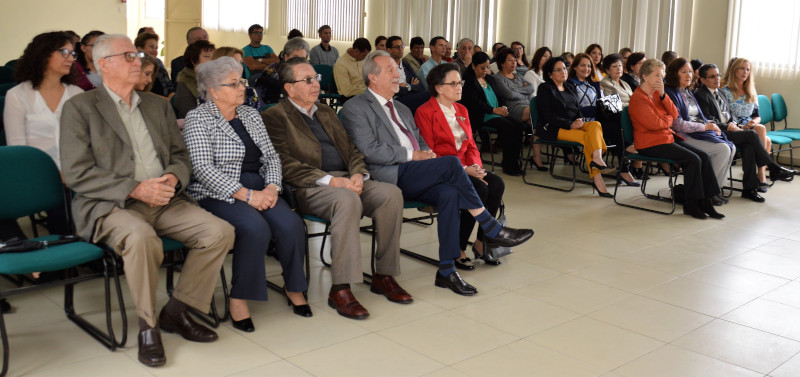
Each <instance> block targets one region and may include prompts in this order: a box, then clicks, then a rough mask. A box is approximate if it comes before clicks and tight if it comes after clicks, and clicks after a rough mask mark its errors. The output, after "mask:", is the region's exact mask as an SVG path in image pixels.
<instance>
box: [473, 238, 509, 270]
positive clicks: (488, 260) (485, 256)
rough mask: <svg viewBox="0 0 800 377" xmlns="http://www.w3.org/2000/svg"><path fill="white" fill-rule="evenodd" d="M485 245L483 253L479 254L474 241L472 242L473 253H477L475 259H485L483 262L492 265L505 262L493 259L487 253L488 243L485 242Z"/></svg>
mask: <svg viewBox="0 0 800 377" xmlns="http://www.w3.org/2000/svg"><path fill="white" fill-rule="evenodd" d="M483 247H484V250H483V254H478V250H477V249H475V244H474V243H473V244H472V253H473V254H475V259H480V260H482V261H483V263H486V264H488V265H490V266H499V265H500V264H501V263H503V262H501V261H500V260H499V259H491V258H489V257H488V256H487V255H486V244H485V243H484V244H483Z"/></svg>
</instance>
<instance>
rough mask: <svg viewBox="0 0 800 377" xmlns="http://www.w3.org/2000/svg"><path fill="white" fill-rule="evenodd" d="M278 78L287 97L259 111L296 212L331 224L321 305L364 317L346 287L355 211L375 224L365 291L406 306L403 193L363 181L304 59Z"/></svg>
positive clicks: (355, 247)
mask: <svg viewBox="0 0 800 377" xmlns="http://www.w3.org/2000/svg"><path fill="white" fill-rule="evenodd" d="M278 75H279V78H280V82H281V85H282V88H283V90H284V92H285V93H286V95H287V99H286V100H284V101H282V102H281V103H279V104H278V105H276V106H273V107H272V108H270V109H268V110H266V111H264V113H263V114H262V117H263V118H264V124H266V125H267V129H268V130H269V135H270V139H271V140H272V144H273V145H274V146H275V150H276V151H277V152H278V154H279V155H280V156H281V165H282V166H283V179H284V181H285V182H287V183H289V184H291V185H292V186H295V187H297V199H298V202H299V203H298V204H299V206H300V208H301V210H302V211H303V212H305V213H309V214H313V215H315V216H319V217H322V218H324V219H328V220H330V222H331V227H330V230H331V238H332V244H331V254H332V255H333V261H332V263H331V275H332V278H331V280H332V283H333V284H332V286H331V290H330V293H329V294H328V305H330V306H331V307H332V308H334V309H336V311H337V312H338V313H339V314H341V315H342V316H345V317H348V318H353V319H362V318H366V317H367V316H368V315H369V312H368V311H367V310H366V309H365V308H364V307H363V306H361V304H359V302H358V301H357V300H356V298H355V297H354V296H353V293H352V291H351V290H350V284H353V283H358V282H360V281H361V271H362V270H361V247H360V238H359V232H360V229H359V221H360V219H361V216H362V215H366V216H369V217H372V219H373V221H374V223H375V231H376V237H375V238H376V240H377V248H376V253H375V258H376V263H375V265H376V266H375V267H376V271H375V275H374V276H373V278H372V286H371V290H372V292H375V293H378V294H383V295H385V296H386V297H387V298H388V299H389V301H393V302H398V303H403V304H409V303H411V302H412V301H413V299H412V298H411V295H409V294H408V293H407V292H406V291H405V290H403V288H401V287H400V286H399V285H398V284H397V282H396V281H395V280H394V276H397V275H399V274H400V263H399V253H400V229H401V226H402V224H403V195H402V193H401V192H400V190H399V189H398V188H397V186H394V185H392V184H388V183H383V182H377V181H373V180H370V179H369V172H368V171H367V165H366V164H365V163H364V155H363V154H361V153H360V152H359V151H358V150H357V149H356V147H355V145H353V142H352V141H350V138H349V137H348V136H347V132H345V130H344V128H342V124H341V123H340V122H339V118H337V116H336V112H335V111H334V110H333V109H331V108H330V107H328V106H325V105H323V104H321V103H317V100H318V98H319V91H320V88H319V81H317V76H318V75H317V73H316V72H315V71H314V67H312V66H311V64H308V62H307V60H305V59H303V58H294V59H290V60H288V61H286V62H284V63H283V64H282V65H281V67H280V68H279V70H278Z"/></svg>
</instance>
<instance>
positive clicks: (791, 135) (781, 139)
mask: <svg viewBox="0 0 800 377" xmlns="http://www.w3.org/2000/svg"><path fill="white" fill-rule="evenodd" d="M758 113H759V115H760V116H761V124H763V125H764V126H765V127H767V130H768V131H767V137H768V138H769V140H770V141H772V145H773V148H772V153H773V155H774V156H775V157H774V159H775V160H776V161H777V160H778V159H779V158H780V156H781V153H782V152H786V151H788V152H789V161H790V165H791V168H792V169H794V148H792V142H794V141H796V140H800V132H795V131H784V130H782V131H774V130H775V122H774V120H773V119H774V118H773V113H772V104H771V103H770V101H769V98H768V97H767V96H765V95H763V94H759V95H758ZM784 119H785V118H784ZM776 145H777V146H778V147H777V148H775V146H776Z"/></svg>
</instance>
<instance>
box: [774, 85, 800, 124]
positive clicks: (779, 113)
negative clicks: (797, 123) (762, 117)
mask: <svg viewBox="0 0 800 377" xmlns="http://www.w3.org/2000/svg"><path fill="white" fill-rule="evenodd" d="M788 118H789V112H788V109H787V108H786V101H785V100H784V99H783V96H782V95H781V94H780V93H773V94H772V122H773V124H774V123H778V122H783V128H782V129H780V130H776V131H781V132H793V133H800V128H789V120H788Z"/></svg>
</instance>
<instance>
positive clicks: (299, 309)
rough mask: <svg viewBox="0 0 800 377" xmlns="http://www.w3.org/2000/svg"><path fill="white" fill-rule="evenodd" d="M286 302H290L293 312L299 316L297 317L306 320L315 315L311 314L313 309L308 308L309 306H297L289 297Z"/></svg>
mask: <svg viewBox="0 0 800 377" xmlns="http://www.w3.org/2000/svg"><path fill="white" fill-rule="evenodd" d="M286 302H288V303H289V305H291V307H292V311H294V314H297V315H299V316H301V317H306V318H308V317H311V316H313V315H314V313H312V312H311V307H310V306H308V304H305V305H295V304H294V303H293V302H292V299H290V298H289V296H286Z"/></svg>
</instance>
